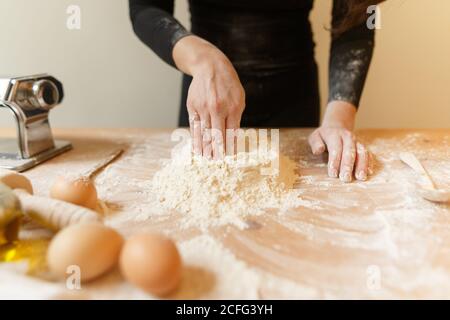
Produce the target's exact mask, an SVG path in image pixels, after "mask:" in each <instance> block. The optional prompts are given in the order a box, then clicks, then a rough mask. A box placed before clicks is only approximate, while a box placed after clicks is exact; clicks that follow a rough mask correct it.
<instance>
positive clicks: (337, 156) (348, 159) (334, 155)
mask: <svg viewBox="0 0 450 320" xmlns="http://www.w3.org/2000/svg"><path fill="white" fill-rule="evenodd" d="M355 116H356V108H355V107H354V106H353V105H351V104H349V103H346V102H343V101H333V102H330V104H329V105H328V107H327V111H326V113H325V117H324V120H323V123H322V126H320V127H319V128H318V129H316V130H315V131H314V132H313V133H312V134H311V135H310V137H309V145H310V146H311V150H312V152H313V153H314V154H316V155H319V154H322V153H323V152H325V150H328V175H329V176H330V177H332V178H337V177H339V179H341V181H344V182H350V181H352V178H353V175H354V176H355V178H356V179H358V180H360V181H364V180H366V179H367V176H368V174H369V166H370V163H369V161H370V155H369V152H368V151H367V149H366V147H365V146H364V145H363V144H361V143H360V142H358V141H357V140H356V137H355V135H354V133H353V127H354V121H355Z"/></svg>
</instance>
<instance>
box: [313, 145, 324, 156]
mask: <svg viewBox="0 0 450 320" xmlns="http://www.w3.org/2000/svg"><path fill="white" fill-rule="evenodd" d="M324 151H325V147H324V146H320V147H318V148H316V149H315V150H314V155H316V156H317V155H319V154H321V153H323V152H324Z"/></svg>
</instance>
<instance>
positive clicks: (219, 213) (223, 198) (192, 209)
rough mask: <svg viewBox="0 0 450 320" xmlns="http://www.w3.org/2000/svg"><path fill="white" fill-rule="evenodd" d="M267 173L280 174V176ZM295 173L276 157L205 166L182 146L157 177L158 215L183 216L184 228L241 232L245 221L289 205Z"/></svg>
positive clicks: (154, 187) (267, 154)
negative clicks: (222, 227)
mask: <svg viewBox="0 0 450 320" xmlns="http://www.w3.org/2000/svg"><path fill="white" fill-rule="evenodd" d="M277 163H278V164H279V165H277ZM271 168H272V169H274V168H279V171H278V174H273V173H274V172H275V171H273V170H272V171H271ZM295 168H296V164H295V162H293V161H292V160H290V159H289V158H287V157H285V156H282V155H281V156H280V155H279V154H277V153H274V152H265V153H261V152H259V153H258V152H252V153H245V154H240V156H226V157H225V158H224V159H221V160H207V159H205V158H204V157H199V156H193V155H192V153H191V146H190V145H189V144H186V145H184V146H183V147H180V148H178V149H177V150H175V151H174V152H173V154H172V159H171V160H169V162H168V163H166V164H165V165H164V166H163V168H162V169H161V170H160V171H158V172H157V173H156V174H155V176H154V178H153V180H152V192H153V193H154V194H155V195H156V198H157V200H158V201H157V203H158V206H159V207H160V208H159V209H162V210H164V211H166V210H176V211H178V212H181V213H182V214H184V215H185V217H184V218H183V220H182V223H183V225H184V226H186V227H188V226H198V227H200V228H202V227H206V226H211V225H216V226H217V225H224V224H235V225H237V226H239V227H245V226H246V224H245V219H246V218H247V217H248V216H249V215H258V214H261V213H263V212H264V210H265V209H268V208H282V207H286V206H289V204H290V203H292V201H293V200H294V199H295V198H296V197H297V195H296V194H295V193H294V192H293V189H292V188H293V185H294V182H295V181H296V179H297V176H296V173H295ZM265 170H266V171H265ZM270 173H272V174H270Z"/></svg>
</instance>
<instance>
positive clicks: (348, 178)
mask: <svg viewBox="0 0 450 320" xmlns="http://www.w3.org/2000/svg"><path fill="white" fill-rule="evenodd" d="M339 178H340V179H341V181H342V182H350V181H352V175H351V174H350V172H349V171H344V172H343V173H342V174H341V176H340V177H339Z"/></svg>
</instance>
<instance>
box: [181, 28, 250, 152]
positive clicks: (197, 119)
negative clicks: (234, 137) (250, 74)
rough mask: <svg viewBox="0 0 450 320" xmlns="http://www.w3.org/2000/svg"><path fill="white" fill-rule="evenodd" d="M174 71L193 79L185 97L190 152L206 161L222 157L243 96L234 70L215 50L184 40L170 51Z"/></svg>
mask: <svg viewBox="0 0 450 320" xmlns="http://www.w3.org/2000/svg"><path fill="white" fill-rule="evenodd" d="M173 58H174V61H175V63H176V65H177V67H178V68H179V69H180V70H182V71H183V72H185V73H187V74H189V75H191V76H192V77H193V80H192V83H191V86H190V87H189V92H188V97H187V109H188V113H189V123H190V129H191V135H192V138H193V147H194V152H195V153H196V154H199V155H203V156H205V157H207V158H212V157H213V158H215V159H217V158H220V157H221V156H223V155H224V153H225V141H226V139H225V138H226V130H227V129H239V127H240V122H241V116H242V112H243V111H244V108H245V92H244V89H243V87H242V85H241V82H240V80H239V77H238V75H237V72H236V70H235V69H234V67H233V65H232V64H231V62H230V61H229V60H228V58H227V57H226V56H225V55H224V54H223V53H222V52H221V51H220V50H219V49H217V48H216V47H215V46H213V45H212V44H210V43H209V42H207V41H205V40H203V39H201V38H198V37H196V36H187V37H185V38H182V39H181V40H180V41H178V42H177V44H176V45H175V47H174V49H173Z"/></svg>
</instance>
